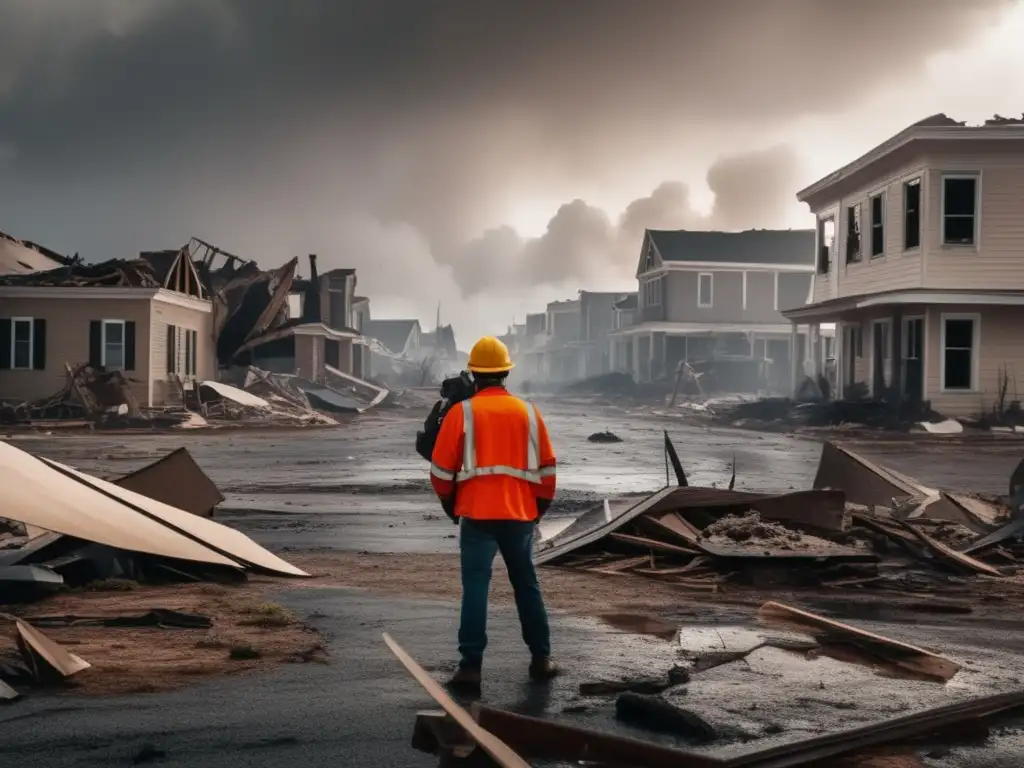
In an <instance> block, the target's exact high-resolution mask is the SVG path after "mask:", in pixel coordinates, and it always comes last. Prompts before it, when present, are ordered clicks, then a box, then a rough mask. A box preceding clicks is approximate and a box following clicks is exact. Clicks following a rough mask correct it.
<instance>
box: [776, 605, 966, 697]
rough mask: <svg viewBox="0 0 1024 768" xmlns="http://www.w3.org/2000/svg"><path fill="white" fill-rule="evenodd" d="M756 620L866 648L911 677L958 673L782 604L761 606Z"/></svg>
mask: <svg viewBox="0 0 1024 768" xmlns="http://www.w3.org/2000/svg"><path fill="white" fill-rule="evenodd" d="M757 618H758V620H759V621H761V622H763V623H765V624H770V625H775V626H780V627H784V628H786V629H790V630H796V631H800V632H804V633H805V634H809V635H811V636H815V635H818V634H828V635H831V636H834V637H838V638H841V639H843V640H847V641H849V642H852V643H854V644H860V645H866V646H868V647H869V648H870V649H871V651H872V653H874V654H877V655H879V656H882V657H883V658H886V659H887V660H888V661H890V662H891V663H892V664H894V665H895V666H897V667H899V668H900V669H903V670H905V671H908V672H912V673H914V674H915V675H920V676H923V677H927V678H933V679H937V680H942V681H947V680H949V679H950V678H952V677H953V675H955V674H956V673H957V672H959V671H960V665H959V664H957V663H956V662H955V661H950V660H949V659H947V658H945V657H943V656H939V655H938V654H937V653H932V652H931V651H926V650H925V649H924V648H918V647H917V646H914V645H909V644H907V643H901V642H899V641H898V640H892V639H890V638H888V637H883V636H882V635H876V634H875V633H873V632H868V631H866V630H863V629H857V628H856V627H853V626H850V625H849V624H843V623H842V622H838V621H833V620H832V619H826V618H825V617H824V616H818V615H817V614H814V613H809V612H807V611H801V610H800V609H799V608H793V607H791V606H788V605H783V604H782V603H775V602H767V603H765V604H764V605H762V606H761V609H760V610H759V611H758V612H757Z"/></svg>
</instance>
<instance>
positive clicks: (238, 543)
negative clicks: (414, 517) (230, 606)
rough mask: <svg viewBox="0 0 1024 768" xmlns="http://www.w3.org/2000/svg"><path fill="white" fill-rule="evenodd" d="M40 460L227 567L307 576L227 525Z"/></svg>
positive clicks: (64, 466)
mask: <svg viewBox="0 0 1024 768" xmlns="http://www.w3.org/2000/svg"><path fill="white" fill-rule="evenodd" d="M43 461H44V462H45V463H47V464H49V465H51V466H53V467H56V468H59V469H60V470H62V471H64V472H67V473H69V474H71V475H72V476H73V477H75V478H76V479H78V480H79V481H80V482H81V483H83V484H85V485H88V486H91V487H93V488H95V489H97V490H99V491H101V492H102V493H104V494H108V495H110V496H113V497H115V498H117V499H120V500H121V501H123V502H125V503H126V504H129V505H131V506H132V507H134V508H135V509H137V510H138V511H139V512H140V514H138V516H139V517H145V516H150V519H152V520H153V521H154V522H157V524H160V523H163V525H165V526H169V528H168V529H167V530H175V531H178V532H180V533H182V534H184V535H186V536H188V537H190V538H192V539H194V540H195V541H197V542H201V543H202V545H204V546H207V547H209V548H210V549H212V550H213V551H215V552H220V553H222V554H223V556H224V559H225V561H226V564H229V565H230V564H234V563H232V561H231V560H228V559H227V558H229V557H230V558H233V559H234V560H235V561H237V562H238V563H243V564H247V565H251V566H255V567H257V568H262V569H263V570H265V571H269V572H271V573H276V574H280V575H282V576H306V577H308V576H309V574H308V573H306V572H305V571H303V570H301V569H300V568H296V567H295V566H294V565H292V564H291V563H288V562H285V561H284V560H282V559H281V558H279V557H278V556H277V555H275V554H274V553H273V552H270V551H269V550H266V549H264V548H263V547H261V546H260V545H259V544H257V543H256V542H255V541H253V540H252V539H250V538H249V537H248V536H246V535H245V534H244V533H242V532H241V531H236V530H235V529H234V528H228V527H227V526H226V525H221V524H220V523H216V522H214V521H213V520H207V519H205V518H202V517H197V516H196V515H192V514H189V513H188V512H185V511H183V510H180V509H176V508H175V507H172V506H170V505H168V504H164V503H163V502H160V501H156V500H154V499H150V498H148V497H147V496H143V495H142V494H141V493H135V492H134V491H129V490H128V489H126V488H121V487H119V486H117V485H114V484H113V483H109V482H107V481H106V480H100V479H99V478H96V477H91V476H89V475H87V474H85V473H83V472H79V471H78V470H76V469H72V468H71V467H68V466H66V465H64V464H59V463H58V462H55V461H50V460H49V459H43Z"/></svg>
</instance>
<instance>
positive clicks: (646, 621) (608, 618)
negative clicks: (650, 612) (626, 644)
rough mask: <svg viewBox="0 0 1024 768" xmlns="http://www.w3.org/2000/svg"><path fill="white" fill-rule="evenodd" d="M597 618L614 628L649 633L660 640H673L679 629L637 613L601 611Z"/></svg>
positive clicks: (635, 632) (643, 633)
mask: <svg viewBox="0 0 1024 768" xmlns="http://www.w3.org/2000/svg"><path fill="white" fill-rule="evenodd" d="M598 618H599V619H601V620H602V621H603V622H605V623H606V624H610V625H611V626H613V627H615V628H616V629H621V630H624V631H626V632H632V633H633V634H637V635H651V636H652V637H657V638H660V639H662V640H673V639H674V638H675V636H676V633H677V632H678V631H679V628H678V627H677V626H676V625H675V624H669V623H668V622H667V621H662V620H661V619H658V618H655V617H653V616H645V615H643V614H639V613H602V614H599V615H598Z"/></svg>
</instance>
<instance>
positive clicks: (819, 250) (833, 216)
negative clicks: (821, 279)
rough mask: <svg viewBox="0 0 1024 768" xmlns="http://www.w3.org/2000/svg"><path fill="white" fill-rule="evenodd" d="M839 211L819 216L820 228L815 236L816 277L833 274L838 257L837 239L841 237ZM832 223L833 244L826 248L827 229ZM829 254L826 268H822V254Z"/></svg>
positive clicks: (831, 211)
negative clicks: (836, 256) (836, 257)
mask: <svg viewBox="0 0 1024 768" xmlns="http://www.w3.org/2000/svg"><path fill="white" fill-rule="evenodd" d="M838 220H839V211H837V210H836V209H832V210H830V211H829V212H828V213H823V214H820V215H819V216H818V226H817V228H816V230H815V235H814V245H815V250H814V273H815V274H816V275H828V274H830V273H831V272H832V269H833V267H834V265H835V255H836V239H837V238H838V237H839V226H838ZM829 223H831V224H832V242H831V243H829V244H828V248H827V249H826V248H825V228H826V226H827V225H828V224H829ZM823 253H828V259H827V260H826V261H825V264H824V268H822V258H821V256H822V254H823Z"/></svg>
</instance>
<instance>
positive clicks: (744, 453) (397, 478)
mask: <svg viewBox="0 0 1024 768" xmlns="http://www.w3.org/2000/svg"><path fill="white" fill-rule="evenodd" d="M540 404H541V408H542V410H543V411H544V414H545V418H546V420H547V422H548V426H549V430H550V432H551V434H552V437H553V440H554V442H555V447H556V451H557V453H558V455H559V463H560V468H559V483H560V501H559V507H558V508H556V509H555V510H553V512H552V513H551V519H550V520H546V521H545V524H547V525H559V524H562V523H563V521H564V520H565V519H568V518H567V517H566V516H567V515H569V514H570V513H572V512H574V511H576V510H578V509H580V508H581V507H583V506H586V505H587V504H590V503H592V502H594V501H596V500H598V499H600V498H602V497H603V496H605V495H610V494H616V493H623V492H643V491H649V490H653V489H655V488H657V487H660V486H661V485H662V484H664V482H665V464H664V458H663V453H662V434H661V429H663V428H665V429H668V430H669V432H670V434H671V436H672V438H673V440H674V442H675V444H676V446H677V449H678V451H679V454H680V456H681V458H682V461H683V464H684V466H685V467H686V470H687V473H688V475H689V477H690V480H691V482H692V483H694V484H702V485H703V484H712V483H716V484H719V485H723V484H725V483H727V482H728V478H729V474H730V472H731V466H732V461H733V456H734V455H735V457H736V463H737V487H739V488H749V489H757V490H768V491H780V492H781V491H787V490H793V489H797V488H806V487H809V486H810V483H811V481H812V480H813V476H814V472H815V468H816V465H817V460H818V455H819V452H820V446H819V445H818V444H817V443H815V442H812V441H810V440H802V439H797V438H794V437H790V436H786V435H779V434H759V433H750V432H742V431H737V430H726V429H705V428H703V427H688V426H684V425H681V424H679V422H678V420H674V419H659V418H656V417H646V418H630V417H628V416H626V415H624V414H623V413H622V412H620V411H614V410H611V409H608V408H602V407H597V406H593V407H590V406H578V405H576V406H564V407H563V406H559V404H558V403H555V402H548V403H545V402H544V401H540ZM421 421H422V413H420V412H418V411H403V410H397V411H379V412H376V413H372V414H366V415H364V416H362V417H359V418H358V419H354V420H353V421H352V422H351V423H350V424H348V425H346V426H344V427H342V428H340V429H331V430H296V431H265V432H242V431H230V432H221V433H216V432H204V433H178V434H173V435H131V436H127V435H103V434H98V435H93V436H59V437H58V436H45V435H43V436H19V437H17V438H15V444H17V445H20V446H21V447H23V448H25V449H27V450H30V451H33V452H38V453H41V454H42V455H45V456H48V457H51V458H54V459H57V460H60V461H63V462H66V463H69V464H71V465H73V466H76V467H78V468H81V469H83V470H85V471H87V472H92V473H96V474H102V475H119V474H123V473H126V472H129V471H132V470H134V469H136V468H138V467H139V466H142V465H144V464H146V463H148V462H150V461H152V460H155V459H157V458H159V457H161V456H163V455H165V454H166V453H167V452H168V451H170V450H172V449H174V448H177V447H179V446H185V447H187V448H188V449H189V451H190V452H191V453H192V455H193V456H194V457H195V459H196V460H197V462H198V463H199V464H200V466H202V467H203V469H204V470H205V471H206V472H207V473H208V474H209V475H210V476H211V477H212V478H213V480H214V481H215V482H216V483H217V484H218V485H219V486H220V487H221V489H222V490H223V491H224V492H225V495H226V496H227V501H226V502H225V503H224V505H223V511H222V512H220V513H218V517H217V519H218V520H220V521H222V522H225V523H228V524H231V525H234V526H237V527H238V528H240V529H241V530H243V531H245V532H247V533H249V534H250V535H252V536H253V537H254V538H256V539H257V540H259V541H260V542H261V543H264V544H265V545H267V546H269V547H271V548H272V549H275V550H278V551H296V550H318V549H334V550H339V549H341V550H354V551H363V550H368V551H379V552H445V551H454V550H455V538H454V528H453V526H451V525H450V524H449V523H448V522H447V521H446V520H445V519H444V518H443V517H442V516H440V515H439V510H438V509H437V505H436V502H435V500H434V499H433V497H432V494H431V493H430V489H429V484H428V482H427V480H426V469H427V468H426V464H425V462H423V461H422V460H421V459H420V458H419V457H418V456H417V455H416V454H415V453H414V451H413V449H412V442H413V435H414V433H415V430H416V428H417V427H418V426H419V424H420V423H421ZM605 429H609V430H611V431H612V432H615V433H616V434H617V435H619V436H620V437H621V438H622V439H623V442H621V443H615V444H594V443H589V442H588V441H587V440H586V437H587V435H589V434H590V433H591V432H596V431H603V430H605ZM854 447H855V449H856V450H860V451H863V452H864V453H865V454H867V455H868V456H869V457H871V458H873V459H875V460H878V461H882V462H884V463H889V464H891V465H892V466H894V467H895V468H897V469H900V470H901V471H904V472H907V473H911V474H915V475H916V476H917V477H919V479H921V480H922V481H923V482H925V483H929V484H933V485H938V486H941V487H950V486H951V485H952V486H953V487H957V485H959V484H960V483H959V482H958V480H959V479H963V478H968V477H971V478H979V480H978V482H977V483H972V485H973V486H974V487H975V488H976V489H977V490H981V491H986V492H999V491H1001V490H1002V489H1003V486H1004V485H1005V483H1006V478H1007V477H1008V476H1009V472H1010V471H1011V470H1012V468H1013V466H1015V465H1016V463H1017V460H1018V458H1019V455H1018V454H1016V452H1015V451H1014V450H1013V449H1012V447H1009V448H1004V449H1001V451H991V450H968V451H964V452H960V453H957V452H955V451H950V450H949V449H948V448H943V449H942V450H938V449H931V450H925V451H918V452H915V450H914V449H913V447H912V446H908V445H907V444H906V443H904V444H901V445H899V446H891V445H884V444H883V445H876V444H871V445H867V446H861V445H857V446H854ZM953 467H955V469H954V468H953ZM951 481H952V482H951ZM979 486H980V487H979ZM281 601H282V602H284V603H286V604H289V605H290V606H292V607H294V608H295V609H296V611H297V613H298V614H299V615H300V616H305V615H308V616H310V617H311V618H310V623H311V624H313V625H314V626H316V627H317V628H319V629H320V630H321V631H323V633H324V634H325V637H326V640H327V644H328V647H329V649H330V651H331V654H332V662H331V664H330V665H328V666H322V665H315V664H307V665H291V666H287V667H285V668H280V669H277V670H275V671H273V672H270V673H267V674H254V675H250V676H245V677H242V678H238V677H235V678H229V679H225V680H221V681H218V682H214V683H209V684H204V685H201V686H197V687H195V688H191V689H188V690H184V691H179V692H175V693H171V694H153V695H147V696H135V697H130V698H117V699H87V698H71V697H56V698H54V697H45V696H41V695H34V696H31V697H26V699H25V700H24V701H22V702H19V703H17V704H16V705H14V706H10V707H5V708H2V709H0V722H2V723H3V725H2V726H0V727H2V728H3V734H4V737H3V738H4V748H3V752H4V757H5V758H8V756H9V759H11V763H12V764H17V765H19V766H20V768H34V766H40V767H42V766H45V767H46V768H61V767H62V766H72V765H74V766H80V765H97V766H110V765H130V764H132V763H133V760H134V759H135V758H136V756H137V755H138V754H139V753H140V751H142V750H143V749H144V747H146V746H147V745H148V746H149V747H150V748H151V750H150V753H149V754H151V755H155V756H156V758H157V759H158V761H159V762H158V764H160V765H181V766H184V765H189V766H195V767H198V768H219V767H220V766H224V767H225V768H226V767H227V766H237V765H246V766H253V767H254V768H259V766H280V765H284V764H289V763H290V764H296V765H306V766H320V765H323V766H337V765H381V766H384V765H387V766H399V767H401V766H428V765H435V764H436V761H435V760H434V759H433V758H430V757H427V756H424V755H419V754H417V753H415V752H413V751H412V749H411V748H410V747H409V746H408V744H409V738H410V736H411V733H412V725H413V720H414V716H415V712H416V711H417V710H420V709H424V708H434V705H433V704H432V703H431V702H430V700H429V699H428V698H427V697H426V695H425V694H424V693H423V692H422V691H421V689H420V688H419V687H418V686H417V685H416V683H415V682H414V681H413V680H412V678H411V677H409V676H408V674H407V673H406V672H405V671H404V670H403V669H402V668H401V667H400V665H399V664H398V662H397V661H395V660H394V659H393V658H392V657H391V655H390V654H389V652H388V651H387V649H386V647H385V646H384V644H383V642H382V641H381V640H380V634H381V632H382V631H384V630H385V629H386V630H387V631H388V632H390V633H391V634H393V635H394V636H395V637H396V639H398V641H399V642H401V643H402V644H403V645H405V647H406V648H407V650H409V651H410V652H411V653H412V654H413V655H414V656H415V657H416V658H417V659H418V660H419V661H420V662H421V663H423V664H424V665H425V666H428V667H429V668H433V669H435V670H436V671H437V672H438V674H439V675H440V674H443V673H444V672H446V671H447V670H449V669H450V668H451V667H450V666H446V665H448V664H449V662H450V661H451V660H452V659H453V654H454V648H453V644H454V636H455V629H456V619H457V606H455V605H454V604H453V603H448V602H426V601H401V600H394V599H385V598H380V597H374V596H372V595H368V594H365V593H357V592H352V591H343V590H335V589H310V590H289V591H287V592H284V593H282V596H281ZM681 602H683V601H681ZM683 604H685V602H683ZM858 606H859V607H858V608H857V609H856V610H858V611H860V614H859V615H854V614H852V613H851V611H852V610H854V609H853V608H852V607H851V606H846V605H844V604H842V602H841V601H840V602H838V603H832V604H828V603H822V604H821V605H817V606H808V607H810V608H811V609H812V610H820V611H822V612H825V613H837V614H838V615H841V616H843V615H845V616H851V615H853V616H854V618H853V619H851V620H855V621H856V622H857V623H858V626H862V627H864V628H866V629H869V630H871V631H875V632H880V633H882V634H888V635H892V636H895V637H899V638H902V639H906V640H908V641H910V642H915V643H918V644H921V645H925V646H927V647H935V648H936V649H937V650H939V651H942V652H946V653H948V654H950V655H951V656H953V657H954V658H957V659H958V660H962V661H964V663H965V665H966V666H965V669H964V670H963V671H962V672H961V673H960V674H958V675H957V677H956V678H954V679H953V681H952V682H951V683H950V684H948V685H946V686H937V685H936V684H934V683H919V682H908V681H905V680H899V681H897V680H890V679H886V678H882V677H880V676H878V675H875V674H873V673H872V672H871V671H870V670H867V669H864V668H859V667H853V668H851V666H850V665H849V664H842V665H840V663H839V662H835V661H832V660H830V659H827V658H818V659H815V660H813V661H808V660H806V659H801V658H797V657H794V656H793V654H791V653H787V652H783V651H776V650H774V649H765V650H764V651H758V652H757V653H756V655H753V656H752V657H751V658H749V659H748V660H746V661H743V662H736V663H733V664H729V665H726V666H724V667H719V668H716V669H714V670H710V671H708V672H706V673H702V674H701V675H699V676H698V677H696V678H695V680H694V681H693V682H692V683H691V684H690V686H689V691H688V693H687V695H686V696H685V697H683V698H682V699H681V700H680V703H681V704H683V705H684V706H692V707H693V708H694V710H695V711H697V712H700V713H701V714H704V715H705V716H706V717H707V718H708V719H710V720H711V721H712V722H713V723H726V724H729V725H730V726H731V727H733V728H735V729H738V730H739V731H742V732H745V733H747V734H748V735H749V736H751V737H756V741H753V742H750V743H743V742H741V741H736V742H735V743H734V744H732V745H731V746H729V747H728V749H730V750H750V749H754V748H762V747H765V746H768V744H769V743H776V742H779V741H783V740H790V739H796V738H806V737H808V736H811V735H814V734H816V733H821V732H825V731H831V730H835V729H838V728H843V727H852V726H854V725H857V724H862V723H864V722H870V721H871V720H873V719H879V718H883V717H891V716H894V715H895V714H902V713H906V712H909V711H913V710H915V709H920V708H924V707H927V706H933V705H937V704H939V703H945V702H947V701H951V700H956V699H960V698H967V697H975V696H980V695H986V694H989V693H994V692H996V691H1000V690H1006V689H1015V688H1019V687H1024V674H1022V673H1020V672H1019V668H1020V667H1019V661H1018V660H1019V656H1018V655H1017V654H1019V653H1022V652H1024V639H1022V638H1024V632H1022V631H1021V630H1022V629H1024V623H1021V622H1018V620H1017V617H1012V616H1011V617H1006V620H1003V621H989V622H986V623H984V624H982V623H979V622H971V621H967V622H965V621H963V620H962V618H960V617H943V618H941V619H936V618H935V617H932V616H928V617H920V616H906V615H904V616H900V615H891V614H890V613H887V612H886V611H885V609H884V607H878V609H877V610H872V607H871V606H868V607H866V608H865V607H864V606H863V604H858ZM751 616H752V614H751V612H750V611H749V610H748V609H740V608H725V607H723V608H721V609H713V608H706V609H705V608H702V609H700V610H698V611H693V610H687V611H680V615H679V616H678V617H677V619H676V618H673V617H669V619H668V621H667V623H666V621H664V620H662V621H654V620H651V621H648V622H647V623H646V624H644V623H643V622H641V624H636V623H631V622H630V621H624V620H623V619H622V617H618V620H617V621H616V620H613V621H612V622H610V623H609V622H601V621H599V620H595V619H580V618H573V617H568V616H553V617H552V621H553V626H554V631H555V637H556V641H557V653H558V656H559V661H560V662H562V664H563V666H564V667H565V669H566V671H567V674H566V676H565V677H564V678H562V679H559V680H556V681H555V684H554V685H553V687H552V688H551V690H550V691H547V692H545V690H544V689H537V688H536V687H534V686H530V685H528V684H527V683H525V680H524V672H525V664H526V662H527V658H526V654H525V651H524V649H522V647H521V641H520V639H519V628H518V625H517V622H516V619H515V616H514V613H512V612H510V611H508V610H498V609H494V610H492V617H493V619H492V623H491V632H490V634H491V650H490V651H489V653H488V662H487V669H486V675H487V682H486V684H485V689H484V695H485V699H486V701H487V703H489V704H493V705H495V706H499V707H506V708H509V709H513V710H515V711H519V712H525V713H528V714H544V715H546V716H560V717H566V718H570V721H571V722H576V723H579V724H581V725H588V726H591V727H600V728H613V729H616V730H619V729H621V730H622V731H623V732H625V733H630V734H631V735H635V736H639V737H642V738H646V739H655V740H657V737H655V736H652V735H651V734H650V733H647V732H641V731H636V730H632V729H628V728H626V727H624V726H619V725H617V724H616V723H615V721H614V719H613V712H614V702H613V700H612V699H604V700H602V699H587V700H580V699H579V698H578V697H577V696H576V694H575V691H576V690H577V687H578V685H579V683H580V682H587V681H593V680H599V679H611V680H614V679H622V678H630V677H649V676H651V675H652V674H660V673H661V672H663V671H667V669H668V668H669V667H670V666H672V664H674V663H675V662H677V661H678V660H679V658H678V649H679V645H678V642H677V641H676V640H674V639H671V638H669V637H668V635H671V634H672V627H673V626H675V625H676V624H677V623H678V624H688V625H694V624H703V625H708V624H714V625H716V626H722V627H731V626H749V625H750V622H751ZM837 665H838V666H837ZM740 702H742V703H740ZM566 709H569V710H571V711H572V713H571V714H570V713H569V712H566V711H565V710H566ZM775 731H778V732H777V733H773V732H775ZM1020 733H1021V732H1020V730H1019V729H1017V728H1010V729H1008V730H1006V731H1005V732H1002V733H1000V734H999V735H998V737H997V738H995V739H993V740H992V741H990V743H989V744H988V745H986V748H985V749H984V750H983V751H982V750H978V749H969V748H966V747H956V748H953V749H952V750H950V751H949V752H948V754H947V755H946V756H945V757H943V758H942V759H941V760H929V761H928V762H927V764H928V765H930V766H948V768H975V766H977V767H978V768H980V766H999V765H1003V766H1006V768H1009V766H1011V765H1013V766H1016V765H1019V764H1020V759H1019V755H1020V754H1022V753H1024V743H1022V741H1021V736H1020ZM719 746H720V745H719ZM1001 760H1002V761H1003V762H1000V761H1001Z"/></svg>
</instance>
